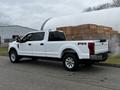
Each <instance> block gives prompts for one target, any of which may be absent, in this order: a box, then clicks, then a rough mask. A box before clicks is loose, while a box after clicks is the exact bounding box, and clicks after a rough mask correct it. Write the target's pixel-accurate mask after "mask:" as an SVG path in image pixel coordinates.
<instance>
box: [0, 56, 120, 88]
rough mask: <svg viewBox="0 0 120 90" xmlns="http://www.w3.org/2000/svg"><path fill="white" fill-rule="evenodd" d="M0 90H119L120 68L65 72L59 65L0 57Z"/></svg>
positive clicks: (82, 69) (49, 62) (91, 68)
mask: <svg viewBox="0 0 120 90" xmlns="http://www.w3.org/2000/svg"><path fill="white" fill-rule="evenodd" d="M0 90H120V68H115V67H105V66H97V65H94V66H92V67H90V68H85V67H80V68H79V70H78V71H77V72H68V71H65V70H64V68H63V65H62V63H60V62H56V61H47V60H38V61H34V60H30V59H25V60H23V61H21V62H20V63H17V64H12V63H11V62H10V61H9V58H8V57H7V56H0Z"/></svg>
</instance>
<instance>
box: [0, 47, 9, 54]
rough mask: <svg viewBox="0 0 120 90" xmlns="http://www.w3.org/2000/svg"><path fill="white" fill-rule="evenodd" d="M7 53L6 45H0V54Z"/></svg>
mask: <svg viewBox="0 0 120 90" xmlns="http://www.w3.org/2000/svg"><path fill="white" fill-rule="evenodd" d="M6 55H8V48H7V47H0V56H6Z"/></svg>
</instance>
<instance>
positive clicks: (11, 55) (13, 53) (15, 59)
mask: <svg viewBox="0 0 120 90" xmlns="http://www.w3.org/2000/svg"><path fill="white" fill-rule="evenodd" d="M9 58H10V61H11V62H12V63H17V62H19V56H18V54H17V52H16V51H15V50H12V51H10V53H9Z"/></svg>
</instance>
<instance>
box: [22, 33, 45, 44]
mask: <svg viewBox="0 0 120 90" xmlns="http://www.w3.org/2000/svg"><path fill="white" fill-rule="evenodd" d="M43 39H44V32H39V33H30V34H27V35H26V36H25V37H24V38H23V39H22V41H23V42H26V41H41V40H43Z"/></svg>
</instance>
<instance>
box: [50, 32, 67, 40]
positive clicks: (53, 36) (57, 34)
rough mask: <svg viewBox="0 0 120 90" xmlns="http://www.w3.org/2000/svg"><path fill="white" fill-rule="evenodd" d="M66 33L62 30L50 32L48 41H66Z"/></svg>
mask: <svg viewBox="0 0 120 90" xmlns="http://www.w3.org/2000/svg"><path fill="white" fill-rule="evenodd" d="M65 40H66V39H65V35H64V33H62V32H50V33H49V39H48V41H65Z"/></svg>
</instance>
